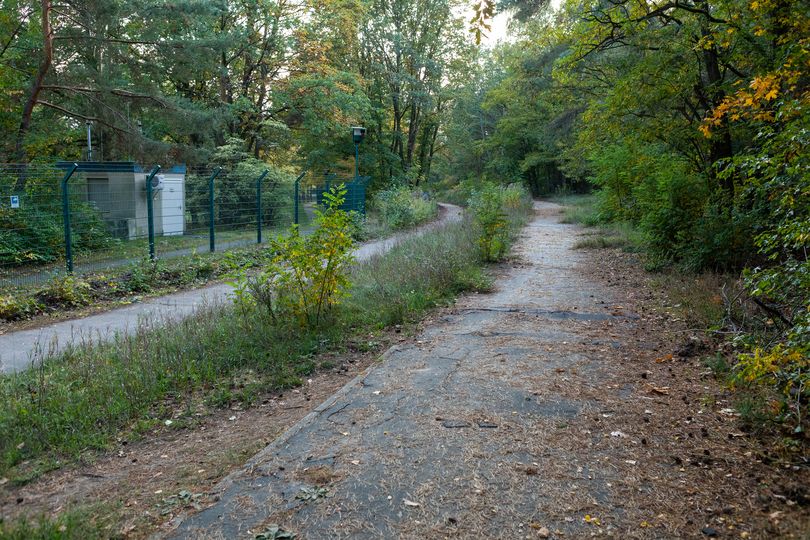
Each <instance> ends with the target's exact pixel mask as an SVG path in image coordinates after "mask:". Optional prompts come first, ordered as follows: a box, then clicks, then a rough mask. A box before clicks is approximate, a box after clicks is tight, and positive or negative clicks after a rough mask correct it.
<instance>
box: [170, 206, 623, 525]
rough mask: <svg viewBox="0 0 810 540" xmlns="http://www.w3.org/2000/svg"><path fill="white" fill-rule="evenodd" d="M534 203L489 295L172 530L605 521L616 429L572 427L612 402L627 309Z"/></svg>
mask: <svg viewBox="0 0 810 540" xmlns="http://www.w3.org/2000/svg"><path fill="white" fill-rule="evenodd" d="M536 209H537V210H538V217H537V218H536V219H535V220H534V221H533V222H532V223H531V224H530V225H529V226H528V227H527V229H526V231H525V235H524V238H523V239H522V240H521V241H520V243H519V245H518V246H517V253H518V255H519V256H520V259H521V264H518V265H516V266H515V267H514V268H512V269H511V271H510V272H509V273H508V275H507V276H506V277H505V278H503V279H501V280H499V282H498V290H497V292H496V293H494V294H491V295H472V296H468V297H466V298H464V299H462V300H461V301H460V302H459V304H458V305H457V306H456V309H454V310H453V311H452V312H451V313H450V314H448V315H447V316H445V317H444V318H443V320H441V321H439V322H438V323H435V324H431V325H430V326H429V327H428V328H427V329H426V330H425V331H424V333H423V334H422V335H420V336H418V337H417V340H416V342H415V343H414V344H412V345H405V346H398V347H395V348H392V349H390V350H389V351H388V352H387V353H386V354H385V355H384V357H383V360H382V362H381V363H380V364H378V365H376V366H374V367H372V368H371V369H370V370H369V371H368V372H366V373H364V374H363V375H361V376H360V377H358V378H357V379H355V380H354V381H353V382H351V383H350V384H348V385H347V386H346V387H344V388H343V389H342V390H341V391H340V392H338V393H337V394H336V395H334V396H333V397H332V398H330V399H329V400H327V401H326V402H325V403H323V404H322V405H320V406H319V407H318V408H317V409H315V411H314V412H312V413H311V414H309V415H308V416H307V417H305V418H304V419H303V420H302V421H300V422H299V423H298V424H296V425H295V426H293V427H292V428H291V429H290V430H288V431H287V432H286V433H285V434H284V435H282V436H281V437H280V438H279V439H277V440H276V441H275V442H274V443H272V444H271V445H270V446H268V447H267V448H265V449H264V450H263V451H262V452H260V453H259V454H258V455H256V456H255V457H254V458H253V459H251V460H250V461H249V462H248V463H247V464H246V465H245V466H244V468H243V469H241V470H239V471H237V472H236V473H234V474H232V475H230V476H229V477H227V478H226V479H225V480H223V481H222V482H221V483H220V484H219V486H218V487H217V488H216V490H215V492H214V499H215V500H217V501H218V502H216V503H215V504H213V505H212V506H210V507H208V508H205V509H203V510H202V511H200V512H197V513H194V514H193V515H189V516H187V517H186V518H185V519H180V520H177V521H176V522H175V523H174V524H173V525H174V526H176V528H175V529H174V530H172V531H171V532H169V533H168V534H167V537H169V538H194V539H203V538H211V539H220V538H228V539H237V538H254V537H255V535H257V534H259V533H262V532H264V531H267V530H269V529H271V528H272V526H273V525H276V526H280V527H282V528H283V529H284V530H286V531H291V532H293V533H295V534H297V535H298V536H297V537H296V538H302V539H303V538H305V539H320V538H324V539H326V538H328V539H337V538H447V537H454V538H456V537H458V538H538V537H542V538H547V537H549V535H553V536H554V537H560V536H562V535H565V538H582V537H585V536H590V535H591V534H592V533H595V532H597V530H598V531H599V532H606V531H610V530H611V528H613V527H614V526H615V524H616V523H617V522H620V521H621V516H622V512H623V510H622V507H623V504H622V501H621V497H622V496H621V493H620V492H619V491H617V488H618V487H619V486H621V481H620V479H621V476H622V474H623V472H622V471H623V469H627V468H631V465H628V464H627V463H625V462H624V461H625V459H624V457H625V456H623V455H622V454H621V452H618V453H617V452H616V449H615V445H613V444H612V443H613V442H615V441H618V439H617V438H614V439H615V440H614V439H611V437H610V435H605V434H603V433H592V432H591V430H590V426H588V429H586V428H585V427H584V425H583V426H579V425H578V424H579V423H580V422H582V419H584V418H588V417H590V416H593V415H596V416H599V415H600V414H601V413H603V412H606V408H611V407H612V406H609V405H607V404H606V403H605V390H604V379H605V372H606V369H607V365H608V362H606V360H605V359H606V358H608V357H610V355H612V354H613V355H615V354H617V353H616V349H617V348H619V347H621V346H622V343H621V337H618V336H621V333H622V328H624V327H629V326H631V325H632V324H633V321H634V316H633V315H632V314H627V313H617V312H616V310H615V309H614V308H610V307H608V306H609V301H610V300H609V298H610V293H609V292H608V291H606V290H604V289H603V288H602V287H601V286H600V285H599V284H597V283H595V282H593V281H587V280H585V281H583V279H582V276H581V275H579V274H577V272H576V268H577V266H578V265H580V264H582V263H583V260H584V259H583V254H582V253H581V252H577V251H574V250H572V249H571V248H572V244H573V242H574V241H575V234H574V231H576V228H575V227H573V226H571V225H563V224H560V223H559V207H557V206H556V205H552V204H550V203H536ZM605 300H607V302H605ZM622 391H623V390H622V389H617V390H615V391H611V396H612V398H615V399H618V400H621V399H624V398H625V397H626V396H624V395H622V393H621V392H622ZM628 461H629V459H628ZM633 463H635V462H633ZM611 486H613V487H611ZM608 508H609V514H610V515H608ZM586 515H587V516H588V518H587V519H586V518H585V517H584V516H586ZM591 515H593V516H600V517H601V519H602V521H601V522H600V521H599V518H593V519H591V518H590V516H591ZM605 527H607V529H605ZM613 530H615V529H613ZM555 531H556V533H555ZM270 537H273V536H270ZM620 537H621V536H620Z"/></svg>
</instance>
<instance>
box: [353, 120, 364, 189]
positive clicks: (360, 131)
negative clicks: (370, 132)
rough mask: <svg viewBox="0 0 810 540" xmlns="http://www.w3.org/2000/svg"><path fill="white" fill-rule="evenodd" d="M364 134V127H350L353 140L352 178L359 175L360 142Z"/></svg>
mask: <svg viewBox="0 0 810 540" xmlns="http://www.w3.org/2000/svg"><path fill="white" fill-rule="evenodd" d="M365 136H366V128H364V127H360V126H353V127H352V140H353V141H354V179H355V180H357V178H358V177H359V176H360V143H361V142H363V137H365Z"/></svg>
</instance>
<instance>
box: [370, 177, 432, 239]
mask: <svg viewBox="0 0 810 540" xmlns="http://www.w3.org/2000/svg"><path fill="white" fill-rule="evenodd" d="M371 208H372V210H373V211H374V212H376V213H377V215H378V216H379V218H380V220H382V222H383V223H384V224H385V225H387V226H388V227H389V228H390V229H391V230H398V229H405V228H408V227H413V226H415V225H418V224H420V223H424V222H425V221H427V220H429V219H431V218H433V217H434V216H435V215H436V211H437V207H436V202H435V201H432V200H429V199H426V198H425V193H423V192H421V191H418V190H414V189H410V188H408V187H407V186H395V187H390V188H387V189H383V190H380V191H378V192H376V193H375V194H374V197H373V199H372V202H371Z"/></svg>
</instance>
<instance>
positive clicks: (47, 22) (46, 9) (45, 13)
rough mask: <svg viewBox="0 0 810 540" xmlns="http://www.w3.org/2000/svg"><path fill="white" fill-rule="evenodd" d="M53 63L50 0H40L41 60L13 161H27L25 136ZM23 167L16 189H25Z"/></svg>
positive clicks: (22, 120) (19, 132)
mask: <svg viewBox="0 0 810 540" xmlns="http://www.w3.org/2000/svg"><path fill="white" fill-rule="evenodd" d="M52 63H53V33H52V30H51V0H42V62H41V63H40V65H39V70H38V71H37V75H36V77H34V80H33V81H32V82H31V89H30V90H29V92H28V99H26V101H25V105H24V106H23V111H22V118H21V119H20V127H19V128H18V129H17V142H16V144H15V147H14V161H16V162H18V163H27V162H28V157H27V156H26V155H25V137H26V135H28V131H29V130H30V129H31V115H32V113H33V112H34V106H36V104H37V99H38V98H39V94H40V92H41V91H42V83H43V82H44V81H45V77H46V76H47V75H48V72H49V71H50V70H51V64H52ZM25 179H26V175H25V169H23V170H22V171H21V172H20V175H19V176H18V177H17V183H16V184H15V186H14V189H15V190H16V191H22V190H23V189H25Z"/></svg>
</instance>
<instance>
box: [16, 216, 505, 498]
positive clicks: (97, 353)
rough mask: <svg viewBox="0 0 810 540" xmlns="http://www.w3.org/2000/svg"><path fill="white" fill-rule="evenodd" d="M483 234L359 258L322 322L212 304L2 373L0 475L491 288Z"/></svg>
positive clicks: (297, 380) (287, 370)
mask: <svg viewBox="0 0 810 540" xmlns="http://www.w3.org/2000/svg"><path fill="white" fill-rule="evenodd" d="M476 240H477V239H476V232H475V230H474V227H472V226H470V224H469V223H466V222H465V223H458V224H452V225H449V226H447V227H444V228H442V229H439V230H435V231H431V232H428V233H426V234H424V235H422V236H421V237H418V238H414V239H410V240H407V241H405V242H403V243H401V244H400V245H398V246H397V247H395V248H394V249H393V250H391V251H390V252H388V253H387V254H385V255H382V256H378V257H374V258H372V259H371V260H369V261H368V262H365V263H362V264H359V265H357V266H356V267H355V268H354V270H353V273H352V282H353V287H352V289H351V296H350V298H349V299H348V300H347V301H346V302H345V303H344V304H343V305H342V306H340V307H339V308H337V309H336V310H334V312H333V313H332V314H331V318H330V320H329V321H328V322H327V323H326V324H323V325H322V326H320V327H318V328H313V329H308V330H307V329H301V328H299V327H292V326H288V325H284V324H277V325H274V324H273V323H272V322H271V320H270V317H269V316H268V314H267V313H265V312H264V311H263V310H262V309H261V308H259V307H254V308H253V309H250V310H243V309H240V310H236V309H234V308H233V307H232V306H229V305H228V306H220V307H210V308H207V309H202V310H201V311H199V312H198V313H197V314H195V315H194V316H191V317H189V318H186V319H184V320H181V321H177V322H175V323H173V324H170V325H165V326H159V325H158V324H153V323H149V322H144V323H142V324H141V326H140V327H139V328H138V330H137V332H136V333H135V334H134V335H131V336H129V337H126V338H119V339H117V340H115V341H112V342H108V343H104V344H96V345H88V346H77V347H73V348H71V349H68V350H66V351H64V352H62V353H60V354H59V355H57V356H56V357H52V358H47V359H45V360H44V361H43V362H42V363H41V364H40V366H39V367H38V368H36V369H32V370H28V371H25V372H22V373H18V374H12V375H7V376H4V377H2V378H0V432H1V433H3V437H2V439H0V475H2V476H5V477H7V478H9V479H10V480H11V482H12V483H23V482H25V481H29V480H30V479H32V478H33V477H35V476H36V475H37V474H38V472H39V471H42V470H45V469H47V468H54V467H58V466H61V465H62V464H64V463H65V462H70V461H73V460H75V459H77V458H79V457H81V456H83V455H85V454H86V453H88V452H91V453H92V452H94V451H97V450H102V449H105V448H107V447H108V444H109V443H110V442H111V441H112V440H113V439H114V438H115V436H116V434H118V433H120V432H121V431H122V430H126V429H128V428H131V427H133V426H137V425H144V424H147V425H148V424H150V423H154V422H155V421H161V420H163V419H168V418H171V417H172V416H173V415H175V414H176V413H175V411H177V410H178V409H180V410H182V408H183V404H188V403H189V401H190V400H191V399H192V397H194V396H199V395H200V393H202V394H203V395H206V396H208V399H209V400H210V402H211V403H215V404H220V405H226V404H228V403H229V402H230V401H231V400H234V399H237V400H240V401H243V402H246V403H250V402H252V401H253V399H255V396H257V395H258V394H259V393H260V392H262V391H266V390H270V389H281V388H287V387H292V386H297V385H299V384H301V378H302V377H304V376H306V375H308V374H309V373H311V372H312V371H313V370H315V369H316V365H317V362H316V356H317V355H318V354H319V353H322V352H325V351H327V350H334V349H340V348H341V347H344V346H345V345H346V344H347V343H349V342H350V341H351V340H352V339H354V338H355V337H358V338H359V337H360V336H362V335H363V334H367V333H368V331H369V330H371V329H376V328H380V327H383V326H386V325H390V324H399V323H401V322H403V321H406V320H408V319H411V318H415V317H418V316H419V314H421V313H422V312H424V310H426V309H428V308H430V307H433V306H435V305H437V304H440V303H442V302H446V301H448V300H449V299H451V298H452V297H453V296H454V295H455V294H457V293H459V292H462V291H465V290H470V289H479V290H481V289H485V288H487V287H488V286H489V282H488V280H487V278H486V276H485V274H484V272H483V270H482V266H481V263H480V261H479V258H478V250H477V243H476ZM246 378H247V379H248V380H247V382H245V381H246ZM186 408H187V409H188V407H186Z"/></svg>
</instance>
